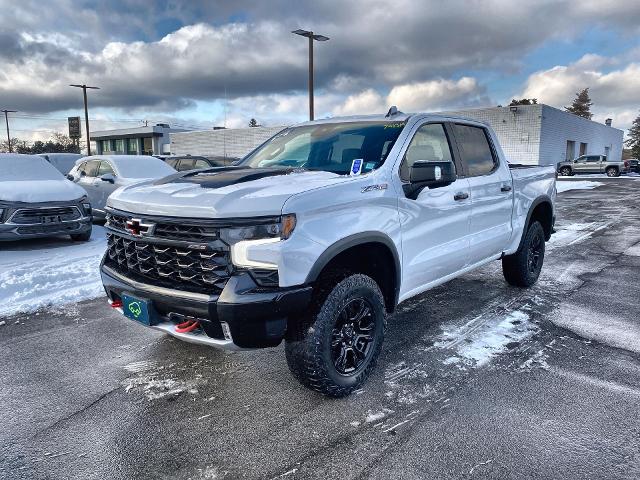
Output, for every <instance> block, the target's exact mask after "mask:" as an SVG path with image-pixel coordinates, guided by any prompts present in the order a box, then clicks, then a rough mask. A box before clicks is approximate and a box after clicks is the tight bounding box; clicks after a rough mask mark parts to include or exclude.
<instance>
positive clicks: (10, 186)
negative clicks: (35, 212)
mask: <svg viewBox="0 0 640 480" xmlns="http://www.w3.org/2000/svg"><path fill="white" fill-rule="evenodd" d="M86 194H87V192H85V190H84V189H83V188H82V187H79V186H78V185H76V184H75V183H73V182H70V181H69V180H67V179H66V178H62V177H61V178H60V179H59V180H57V179H56V180H7V181H0V202H1V201H4V202H25V203H41V202H66V201H71V200H78V199H80V198H82V197H84V196H85V195H86Z"/></svg>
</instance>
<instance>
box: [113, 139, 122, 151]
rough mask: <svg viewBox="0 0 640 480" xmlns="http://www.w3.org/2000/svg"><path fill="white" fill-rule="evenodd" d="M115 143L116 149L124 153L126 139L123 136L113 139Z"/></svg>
mask: <svg viewBox="0 0 640 480" xmlns="http://www.w3.org/2000/svg"><path fill="white" fill-rule="evenodd" d="M113 143H114V151H116V152H118V153H124V140H123V139H122V138H118V139H116V140H114V141H113Z"/></svg>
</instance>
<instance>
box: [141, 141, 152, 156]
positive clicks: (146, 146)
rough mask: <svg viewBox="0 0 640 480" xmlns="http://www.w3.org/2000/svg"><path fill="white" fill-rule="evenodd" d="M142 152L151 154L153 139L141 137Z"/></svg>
mask: <svg viewBox="0 0 640 480" xmlns="http://www.w3.org/2000/svg"><path fill="white" fill-rule="evenodd" d="M142 154H143V155H153V139H152V138H151V137H144V138H143V139H142Z"/></svg>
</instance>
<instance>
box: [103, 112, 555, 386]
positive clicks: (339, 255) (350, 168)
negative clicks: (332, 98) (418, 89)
mask: <svg viewBox="0 0 640 480" xmlns="http://www.w3.org/2000/svg"><path fill="white" fill-rule="evenodd" d="M555 196H556V189H555V168H554V167H525V166H514V165H509V164H508V163H507V161H506V159H505V157H504V154H503V152H502V150H501V148H500V145H499V144H498V141H497V139H496V136H495V134H494V132H493V131H492V130H491V129H490V128H489V127H488V126H487V125H485V124H483V123H479V122H477V121H472V120H468V119H464V118H458V117H445V116H436V115H428V114H416V115H405V114H403V113H400V112H397V110H395V109H394V108H392V109H391V110H390V111H389V113H388V114H387V115H385V116H383V115H377V116H363V117H350V118H332V119H328V120H318V121H314V122H308V123H303V124H301V125H298V126H294V127H291V128H287V129H285V130H283V131H282V132H280V133H278V134H277V135H275V136H274V137H273V138H271V139H270V140H268V141H267V142H265V143H264V144H263V145H261V146H260V147H258V148H257V149H256V150H254V151H253V152H252V153H251V154H249V155H248V156H247V157H246V158H244V160H242V161H241V162H240V164H239V165H238V166H233V167H220V168H211V169H207V170H198V171H190V172H181V173H178V174H175V175H172V176H169V177H166V178H164V179H161V180H156V181H150V182H146V183H143V184H138V185H135V186H129V187H124V188H122V189H120V190H118V191H116V192H115V193H114V194H113V195H112V196H111V197H110V198H109V201H108V207H107V212H108V215H107V219H108V222H107V224H106V226H107V229H108V251H107V253H106V254H105V257H104V260H103V263H102V266H101V271H102V279H103V283H104V287H105V290H106V292H107V295H108V297H109V301H110V303H111V305H112V306H113V307H114V308H117V309H119V310H120V311H122V312H123V313H124V314H125V315H126V316H127V317H129V318H131V319H133V320H137V321H139V322H141V323H143V324H145V325H147V326H150V327H152V328H155V329H158V330H161V331H164V332H166V333H168V334H170V335H173V336H175V337H177V338H180V339H182V340H185V341H188V342H192V343H199V344H206V345H211V346H215V347H220V348H225V349H231V350H241V349H251V348H262V347H274V346H277V345H278V344H280V343H281V342H282V340H283V339H284V340H285V342H286V347H285V351H286V357H287V361H288V364H289V367H290V369H291V371H292V373H293V374H294V375H295V376H296V377H297V378H298V379H299V380H300V381H301V382H302V383H303V384H304V385H306V386H307V387H309V388H312V389H314V390H317V391H319V392H322V393H324V394H327V395H330V396H343V395H347V394H349V393H350V392H352V391H353V390H354V389H356V388H358V387H359V386H360V385H361V384H362V383H363V382H364V381H365V379H366V378H367V376H368V375H369V374H370V373H371V371H372V369H373V368H374V365H375V363H376V359H377V357H378V354H379V352H380V348H381V345H382V341H383V337H384V331H385V323H386V320H385V318H386V316H387V315H388V314H389V313H392V312H393V311H394V309H395V308H396V306H397V305H398V304H399V303H400V302H402V301H404V300H407V299H408V298H411V297H414V296H415V295H418V294H420V293H422V292H424V291H425V290H428V289H430V288H433V287H435V286H436V285H439V284H442V283H443V282H446V281H448V280H451V279H452V278H454V277H457V276H459V275H462V274H464V273H465V272H468V271H470V270H472V269H475V268H478V267H479V266H481V265H484V264H486V263H487V262H491V261H494V260H500V259H501V260H502V266H503V271H504V277H505V278H506V280H507V282H509V283H510V284H511V285H514V286H518V287H529V286H531V285H532V284H533V283H535V282H536V280H537V279H538V276H539V275H540V270H541V268H542V263H543V260H544V252H545V241H546V240H549V238H550V236H551V233H552V231H553V225H554V221H555V213H554V212H555V210H554V202H555Z"/></svg>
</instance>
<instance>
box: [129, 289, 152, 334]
mask: <svg viewBox="0 0 640 480" xmlns="http://www.w3.org/2000/svg"><path fill="white" fill-rule="evenodd" d="M122 312H123V313H124V316H125V317H127V318H130V319H131V320H135V321H136V322H140V323H142V324H143V325H147V326H151V325H154V324H155V322H154V315H153V305H152V304H151V301H149V300H146V299H143V298H137V297H133V296H131V295H126V294H123V295H122Z"/></svg>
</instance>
